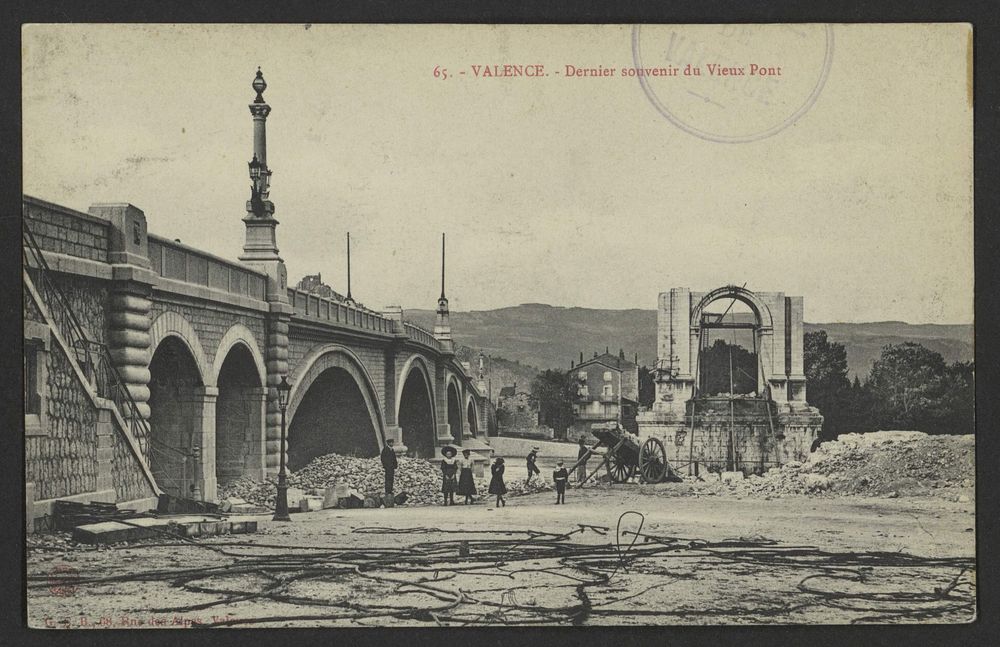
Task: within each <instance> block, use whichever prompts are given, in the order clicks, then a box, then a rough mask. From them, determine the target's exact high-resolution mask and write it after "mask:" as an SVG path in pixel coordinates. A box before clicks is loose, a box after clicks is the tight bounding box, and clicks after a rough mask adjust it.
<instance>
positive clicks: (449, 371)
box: [22, 24, 977, 630]
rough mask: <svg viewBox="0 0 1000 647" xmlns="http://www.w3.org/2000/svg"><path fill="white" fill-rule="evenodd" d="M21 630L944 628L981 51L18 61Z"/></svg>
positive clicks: (729, 37) (223, 49)
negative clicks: (975, 57)
mask: <svg viewBox="0 0 1000 647" xmlns="http://www.w3.org/2000/svg"><path fill="white" fill-rule="evenodd" d="M22 36H23V57H22V73H23V143H24V155H23V186H24V196H23V201H22V204H23V209H22V216H23V236H22V248H23V273H22V283H23V293H24V298H23V319H24V324H23V335H24V337H23V340H24V380H25V386H24V445H25V455H24V461H25V474H26V481H25V492H24V494H25V527H24V532H25V540H26V545H27V558H26V559H27V564H26V572H27V578H28V582H27V590H26V595H27V606H28V624H29V626H30V627H32V628H35V629H39V630H45V629H52V630H56V629H124V628H130V629H153V628H157V629H162V628H175V629H184V628H194V627H217V628H237V629H238V628H260V627H377V626H381V627H385V626H390V627H392V626H404V627H438V626H443V627H453V628H457V627H470V626H471V627H477V626H502V627H508V626H548V625H565V626H571V625H577V626H597V625H619V626H644V625H756V624H775V625H816V624H919V623H951V624H958V623H969V622H972V621H974V620H975V619H976V617H977V564H976V558H975V555H976V532H975V527H976V516H975V515H976V488H975V454H976V442H975V426H976V425H975V415H974V410H975V397H974V384H975V366H974V363H973V358H974V357H973V322H974V312H973V284H974V270H973V201H972V198H973V137H972V134H973V132H972V124H973V120H972V118H973V92H972V87H973V86H972V44H973V30H972V27H971V26H970V25H968V24H877V25H876V24H835V25H831V24H685V25H669V24H657V25H653V24H641V25H461V24H436V25H380V24H350V25H348V24H300V25H293V24H285V25H246V24H244V25H235V24H211V25H208V24H205V25H199V24H183V25H180V24H178V25H169V24H155V25H154V24H29V25H25V26H24V27H23V29H22Z"/></svg>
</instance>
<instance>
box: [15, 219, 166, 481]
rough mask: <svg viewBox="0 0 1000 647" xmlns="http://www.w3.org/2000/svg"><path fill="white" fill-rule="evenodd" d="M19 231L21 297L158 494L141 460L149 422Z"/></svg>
mask: <svg viewBox="0 0 1000 647" xmlns="http://www.w3.org/2000/svg"><path fill="white" fill-rule="evenodd" d="M22 231H23V234H22V239H23V246H22V253H23V262H24V264H23V279H24V290H25V295H26V296H27V297H29V298H31V299H32V301H33V302H34V303H35V306H36V307H37V308H38V311H39V312H40V313H41V315H42V317H43V318H44V319H45V322H46V324H47V325H48V326H49V329H50V333H51V336H52V338H53V340H54V341H55V343H56V344H58V345H59V346H60V347H61V348H62V351H63V353H64V354H65V355H66V357H67V358H68V360H69V363H70V365H71V366H72V368H73V372H74V374H75V375H76V377H77V379H78V380H79V381H80V383H81V385H82V386H83V387H84V389H85V390H86V391H87V393H88V394H89V395H90V397H91V400H92V403H93V404H94V406H95V407H96V408H108V409H110V410H111V413H112V419H113V421H114V423H115V424H114V427H115V428H116V430H117V432H118V433H119V434H120V435H121V437H122V439H123V440H124V441H125V443H126V444H127V445H128V447H129V448H130V450H131V452H132V454H133V456H134V457H135V459H136V461H137V462H138V464H139V466H140V468H141V470H142V472H143V475H144V477H145V479H146V481H147V482H148V484H149V485H150V487H151V488H152V490H153V492H154V493H155V494H157V495H159V494H161V493H162V490H161V489H160V487H159V486H158V485H157V482H156V479H155V477H154V476H153V473H152V470H151V468H150V465H149V460H148V459H147V456H148V453H147V452H148V449H149V448H148V442H149V438H150V434H149V423H148V422H147V421H146V418H145V417H144V416H143V415H142V412H141V411H140V410H139V407H138V405H137V404H136V402H135V400H134V399H133V398H132V395H131V393H130V392H129V390H128V388H127V387H126V386H125V382H124V380H123V379H122V377H121V375H120V374H119V372H118V370H117V368H116V367H115V365H114V362H113V361H112V357H111V353H110V351H109V350H108V347H107V346H106V345H104V344H102V343H99V342H96V341H94V340H92V339H90V338H88V336H87V334H86V333H85V332H84V328H83V326H82V325H81V324H80V320H79V319H78V318H77V316H76V314H75V313H74V312H73V309H72V308H71V307H70V304H69V300H68V299H67V298H66V296H65V295H64V294H63V292H62V291H61V290H60V289H59V287H58V286H57V285H56V283H55V282H54V281H53V279H52V270H51V269H50V268H49V265H48V263H47V262H46V260H45V257H44V255H43V254H42V251H41V248H40V247H39V246H38V244H37V242H36V241H35V239H34V236H33V235H32V233H31V231H30V230H29V229H28V228H27V227H26V226H25V227H23V229H22Z"/></svg>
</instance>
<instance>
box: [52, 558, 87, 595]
mask: <svg viewBox="0 0 1000 647" xmlns="http://www.w3.org/2000/svg"><path fill="white" fill-rule="evenodd" d="M79 575H80V572H79V571H78V570H76V569H75V568H73V567H72V566H67V565H66V564H57V565H55V566H53V567H52V570H50V571H49V593H51V594H52V595H54V596H56V597H60V598H69V597H73V596H74V595H76V589H77V587H76V584H74V583H73V582H72V580H73V579H75V578H77V577H79Z"/></svg>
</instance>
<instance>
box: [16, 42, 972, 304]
mask: <svg viewBox="0 0 1000 647" xmlns="http://www.w3.org/2000/svg"><path fill="white" fill-rule="evenodd" d="M828 34H832V36H829V35H828ZM635 36H636V34H635V33H634V32H633V28H632V27H631V26H628V25H617V26H599V27H598V26H544V27H539V26H458V25H426V26H385V25H382V26H378V25H282V26H260V25H258V26H253V25H247V26H228V25H207V26H200V25H176V26H170V25H160V26H144V25H28V26H25V27H24V31H23V57H22V71H23V115H24V116H23V136H24V178H23V179H24V192H25V193H26V194H28V195H32V196H35V197H38V198H41V199H43V200H47V201H50V202H55V203H58V204H61V205H64V206H68V207H71V208H75V209H79V210H82V211H86V210H87V207H88V206H89V205H90V204H93V203H98V202H130V203H132V204H134V205H136V206H137V207H139V208H140V209H142V210H143V211H144V212H145V213H146V216H147V219H148V223H149V228H150V231H152V232H154V233H157V234H160V235H163V236H167V237H170V238H179V239H181V240H182V241H183V242H184V243H187V244H190V245H193V246H195V247H198V248H201V249H204V250H206V251H210V252H212V253H215V254H218V255H220V256H223V257H226V258H231V259H235V258H236V257H237V256H238V255H239V254H240V252H241V249H242V245H243V236H244V226H243V222H242V220H241V219H242V218H243V217H244V216H245V215H246V210H245V204H246V201H247V199H248V197H249V179H248V177H247V166H246V163H247V161H248V160H249V158H250V157H251V154H252V144H253V139H252V120H251V117H250V113H249V110H248V109H247V104H248V103H250V102H251V101H252V100H253V98H254V92H253V91H252V90H251V89H250V83H251V81H252V80H253V76H254V73H255V71H256V69H257V66H258V65H259V66H260V67H261V69H262V71H263V73H264V77H265V79H266V80H267V83H268V89H267V90H266V91H265V93H264V96H265V98H266V100H267V102H268V103H269V104H270V105H271V107H272V112H271V114H270V116H269V118H268V121H267V136H268V164H269V166H270V167H271V170H272V172H273V175H272V178H271V195H270V198H271V200H272V201H273V202H274V204H275V209H276V211H275V216H276V218H277V219H278V220H279V221H280V223H281V224H280V225H279V226H278V230H277V235H278V245H279V248H280V252H281V256H282V257H283V258H284V260H285V262H286V264H287V267H288V276H289V281H290V283H292V284H294V282H295V281H297V280H298V279H299V278H300V277H301V276H303V275H305V274H312V273H315V272H321V273H322V275H323V279H324V281H326V282H327V283H329V284H331V285H332V286H333V287H334V289H336V290H338V291H340V292H345V291H346V274H347V271H346V254H345V236H346V233H347V232H348V231H349V232H351V242H352V247H351V256H352V293H353V295H354V296H355V297H356V298H357V299H358V300H359V301H361V302H363V303H365V304H366V305H368V306H369V307H373V308H380V307H382V306H384V305H389V304H401V305H402V306H403V307H404V308H428V309H429V308H434V307H435V305H436V298H437V296H438V294H439V292H440V265H439V263H440V258H439V256H440V235H441V233H442V232H447V235H448V255H447V275H448V278H447V294H448V297H449V299H450V302H451V307H452V309H453V310H485V309H492V308H498V307H505V306H512V305H517V304H520V303H549V304H552V305H558V306H582V307H591V308H616V309H617V308H643V309H653V308H655V307H656V302H657V294H658V293H659V292H661V291H666V290H669V289H670V288H671V287H690V288H692V289H693V290H696V291H709V290H711V289H713V288H715V287H718V286H720V285H725V284H730V283H733V284H737V285H743V284H746V286H747V288H749V289H751V290H760V291H775V292H777V291H780V292H785V293H786V294H789V295H801V296H803V297H804V298H805V318H806V320H807V321H812V322H834V321H842V322H864V321H883V320H902V321H907V322H910V323H969V322H972V320H973V255H972V235H973V232H972V229H973V228H972V108H971V101H970V99H971V97H970V94H969V93H970V90H969V87H970V86H969V83H970V81H969V78H970V77H969V74H970V70H969V68H968V65H969V62H968V61H969V60H970V55H969V49H968V48H969V47H970V46H971V45H970V43H971V41H970V40H969V38H970V33H969V28H968V27H967V26H964V25H895V26H893V25H835V26H833V27H831V28H830V29H829V32H828V31H827V30H826V29H825V28H824V27H823V26H819V25H804V26H797V27H796V28H782V27H780V26H770V27H766V26H761V27H753V26H749V27H743V28H720V27H717V26H716V27H712V26H705V27H698V26H687V27H671V26H657V27H643V28H642V29H641V30H640V31H639V36H637V42H638V45H637V48H638V51H639V52H640V55H639V59H640V64H639V67H643V66H654V67H655V66H661V67H663V66H667V65H668V64H674V63H678V68H679V69H682V68H683V67H684V65H685V64H686V63H693V64H696V66H697V67H699V68H700V69H701V71H702V73H703V74H705V73H706V72H707V65H708V64H709V63H713V64H721V65H722V66H724V67H728V66H732V67H744V68H745V70H746V69H747V68H749V64H750V63H753V62H754V61H759V63H758V64H759V65H760V66H764V67H768V66H770V67H781V68H782V76H781V77H780V78H777V77H771V78H759V79H758V78H755V77H751V78H749V79H743V78H739V79H732V78H711V75H706V77H705V78H683V77H680V78H653V77H649V78H647V79H646V81H647V86H648V88H647V89H648V90H649V91H647V89H644V87H643V86H642V84H641V83H640V81H639V80H637V79H636V78H634V77H625V76H620V75H617V74H616V75H614V76H611V77H599V78H592V77H579V76H573V77H568V76H567V68H566V66H567V65H573V66H574V67H576V68H587V69H589V68H598V67H600V68H610V69H613V70H614V71H616V72H618V71H620V69H621V68H630V67H631V68H634V67H636V66H637V63H636V58H635V57H634V52H633V38H634V37H635ZM503 64H520V65H538V64H540V65H544V69H545V72H546V73H547V76H544V77H533V78H525V77H517V78H497V77H491V78H481V77H476V76H475V72H474V69H473V67H472V66H492V65H501V66H502V65H503ZM436 67H437V69H438V71H439V75H438V76H437V77H435V74H434V70H435V68H436ZM442 69H443V70H445V71H447V73H448V78H444V75H443V74H440V72H441V70H442ZM478 69H479V71H480V73H481V72H482V68H478ZM459 71H464V72H465V74H464V75H460V74H458V72H459ZM741 93H743V94H741ZM692 97H694V98H692ZM658 104H659V105H658ZM797 108H799V109H800V110H799V111H796V109H797ZM770 131H773V132H770ZM759 133H764V136H759V137H757V136H755V137H751V138H750V141H739V142H728V141H719V140H720V139H722V140H725V139H726V138H727V137H730V138H731V137H732V136H735V135H743V134H748V135H749V134H754V135H757V134H759ZM737 138H739V137H737Z"/></svg>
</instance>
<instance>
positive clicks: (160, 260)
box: [149, 234, 267, 301]
mask: <svg viewBox="0 0 1000 647" xmlns="http://www.w3.org/2000/svg"><path fill="white" fill-rule="evenodd" d="M149 262H150V265H152V267H153V271H154V272H156V273H157V274H159V275H160V276H162V277H163V278H167V279H175V280H177V281H184V282H185V283H192V284H194V285H201V286H204V287H206V288H210V289H213V290H221V291H222V292H228V293H230V294H236V295H239V296H244V297H249V298H251V299H257V300H259V301H264V300H266V299H267V275H266V274H264V273H262V272H257V271H254V270H252V269H250V268H248V267H244V266H243V265H240V264H239V263H234V262H232V261H227V260H226V259H224V258H219V257H217V256H214V255H212V254H209V253H207V252H203V251H200V250H197V249H194V248H193V247H188V246H187V245H184V244H182V243H178V242H177V241H173V240H170V239H168V238H164V237H162V236H156V235H154V234H150V235H149Z"/></svg>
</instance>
